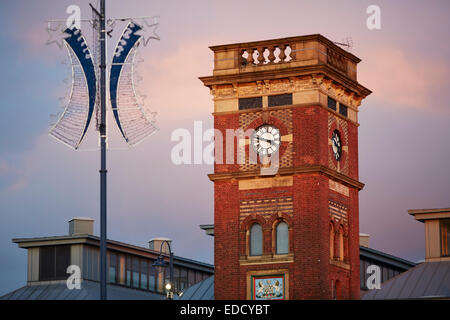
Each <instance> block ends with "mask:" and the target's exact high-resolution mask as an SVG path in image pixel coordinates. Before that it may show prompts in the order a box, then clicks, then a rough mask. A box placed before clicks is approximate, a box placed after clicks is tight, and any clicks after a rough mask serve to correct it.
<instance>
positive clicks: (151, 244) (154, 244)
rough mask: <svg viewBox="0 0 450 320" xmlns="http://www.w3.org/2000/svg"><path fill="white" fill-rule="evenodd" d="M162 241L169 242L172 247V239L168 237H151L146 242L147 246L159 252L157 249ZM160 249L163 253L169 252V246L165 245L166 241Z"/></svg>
mask: <svg viewBox="0 0 450 320" xmlns="http://www.w3.org/2000/svg"><path fill="white" fill-rule="evenodd" d="M164 241H167V242H169V244H170V248H171V249H172V240H171V239H169V238H153V239H151V240H150V241H149V242H148V248H149V249H152V250H155V251H158V252H159V250H160V249H161V244H162V243H163V242H164ZM161 251H162V252H163V253H169V246H168V245H167V243H164V245H163V246H162V250H161ZM172 251H173V250H172Z"/></svg>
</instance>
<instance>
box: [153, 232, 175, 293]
mask: <svg viewBox="0 0 450 320" xmlns="http://www.w3.org/2000/svg"><path fill="white" fill-rule="evenodd" d="M164 243H166V244H167V247H168V248H169V283H167V284H166V285H165V288H166V290H167V299H168V300H172V299H173V290H174V286H173V252H172V249H171V248H170V242H169V241H167V240H163V241H162V242H161V247H160V249H159V257H158V258H157V259H156V261H155V262H154V263H153V264H152V267H155V268H156V270H158V271H162V270H164V268H167V262H166V261H164V257H163V255H162V248H163V245H164ZM158 274H159V272H158Z"/></svg>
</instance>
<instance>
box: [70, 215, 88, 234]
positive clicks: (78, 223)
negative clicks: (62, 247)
mask: <svg viewBox="0 0 450 320" xmlns="http://www.w3.org/2000/svg"><path fill="white" fill-rule="evenodd" d="M80 234H89V235H93V234H94V219H92V218H83V217H76V218H73V219H72V220H70V221H69V236H75V235H80Z"/></svg>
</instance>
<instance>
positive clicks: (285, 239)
mask: <svg viewBox="0 0 450 320" xmlns="http://www.w3.org/2000/svg"><path fill="white" fill-rule="evenodd" d="M286 253H289V231H288V225H287V223H286V222H280V223H279V224H278V225H277V254H286Z"/></svg>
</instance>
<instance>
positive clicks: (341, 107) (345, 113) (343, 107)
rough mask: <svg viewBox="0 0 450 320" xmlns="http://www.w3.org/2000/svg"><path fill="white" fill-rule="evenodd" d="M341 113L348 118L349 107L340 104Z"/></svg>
mask: <svg viewBox="0 0 450 320" xmlns="http://www.w3.org/2000/svg"><path fill="white" fill-rule="evenodd" d="M339 113H340V114H342V115H343V116H344V117H346V116H347V106H345V105H343V104H342V103H340V104H339Z"/></svg>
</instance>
